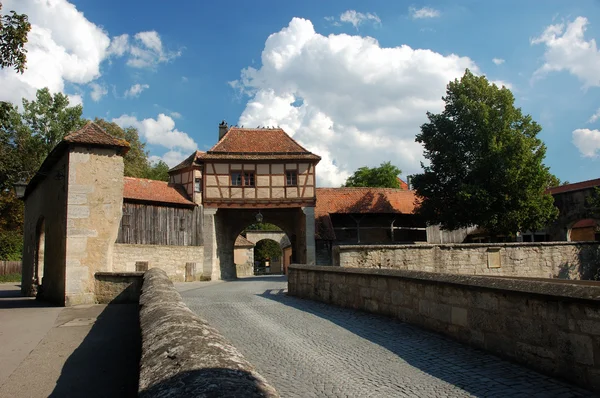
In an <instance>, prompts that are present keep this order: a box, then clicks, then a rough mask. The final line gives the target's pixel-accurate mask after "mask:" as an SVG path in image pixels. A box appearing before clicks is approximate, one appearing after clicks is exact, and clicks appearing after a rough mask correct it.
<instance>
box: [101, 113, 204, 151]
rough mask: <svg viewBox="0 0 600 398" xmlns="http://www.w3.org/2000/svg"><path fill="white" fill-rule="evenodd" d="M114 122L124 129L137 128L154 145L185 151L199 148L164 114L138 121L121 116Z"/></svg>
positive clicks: (135, 118)
mask: <svg viewBox="0 0 600 398" xmlns="http://www.w3.org/2000/svg"><path fill="white" fill-rule="evenodd" d="M112 121H113V122H115V123H116V124H118V125H119V126H121V127H123V128H126V127H130V126H133V127H135V128H137V129H138V131H139V133H140V135H141V136H142V137H143V138H144V139H145V140H146V141H147V142H148V143H149V144H152V145H160V146H163V147H165V148H169V149H173V148H179V149H184V150H195V149H196V148H198V145H197V144H196V143H195V142H194V140H193V139H192V138H191V137H190V136H189V135H187V134H186V133H184V132H183V131H179V130H177V129H176V128H175V121H174V120H173V119H172V118H171V117H169V116H167V115H165V114H164V113H161V114H159V115H158V117H157V118H156V119H152V118H148V119H144V120H138V119H137V117H135V116H131V115H121V116H119V117H118V118H115V119H113V120H112Z"/></svg>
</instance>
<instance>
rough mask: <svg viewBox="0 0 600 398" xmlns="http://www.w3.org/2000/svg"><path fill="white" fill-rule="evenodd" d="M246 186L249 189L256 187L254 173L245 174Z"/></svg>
mask: <svg viewBox="0 0 600 398" xmlns="http://www.w3.org/2000/svg"><path fill="white" fill-rule="evenodd" d="M244 185H245V186H247V187H253V186H254V173H244Z"/></svg>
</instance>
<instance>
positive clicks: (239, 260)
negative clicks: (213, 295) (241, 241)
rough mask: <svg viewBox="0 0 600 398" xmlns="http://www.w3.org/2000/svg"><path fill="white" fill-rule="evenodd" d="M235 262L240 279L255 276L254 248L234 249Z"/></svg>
mask: <svg viewBox="0 0 600 398" xmlns="http://www.w3.org/2000/svg"><path fill="white" fill-rule="evenodd" d="M233 261H234V262H235V270H236V273H237V276H238V277H240V276H252V275H254V247H236V248H235V249H233Z"/></svg>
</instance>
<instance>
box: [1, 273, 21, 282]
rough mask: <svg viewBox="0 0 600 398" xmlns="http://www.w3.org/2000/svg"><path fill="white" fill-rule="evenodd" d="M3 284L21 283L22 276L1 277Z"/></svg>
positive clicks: (7, 275) (8, 275)
mask: <svg viewBox="0 0 600 398" xmlns="http://www.w3.org/2000/svg"><path fill="white" fill-rule="evenodd" d="M3 282H21V274H17V273H15V274H6V275H0V283H3Z"/></svg>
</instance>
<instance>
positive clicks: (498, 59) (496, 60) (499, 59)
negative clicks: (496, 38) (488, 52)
mask: <svg viewBox="0 0 600 398" xmlns="http://www.w3.org/2000/svg"><path fill="white" fill-rule="evenodd" d="M492 62H493V63H495V64H496V65H502V64H503V63H504V62H505V61H504V60H503V59H502V58H492Z"/></svg>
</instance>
